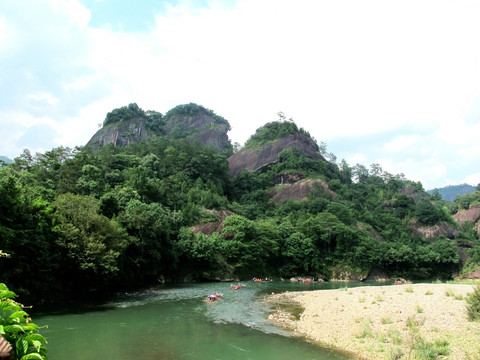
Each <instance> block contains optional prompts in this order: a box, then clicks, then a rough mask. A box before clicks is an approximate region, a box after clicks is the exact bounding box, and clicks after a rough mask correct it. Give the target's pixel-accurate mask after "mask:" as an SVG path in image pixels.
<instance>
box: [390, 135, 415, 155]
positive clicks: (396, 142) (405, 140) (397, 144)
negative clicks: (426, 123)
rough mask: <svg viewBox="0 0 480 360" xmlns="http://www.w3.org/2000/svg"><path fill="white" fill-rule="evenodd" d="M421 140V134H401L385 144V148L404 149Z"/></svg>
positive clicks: (392, 149)
mask: <svg viewBox="0 0 480 360" xmlns="http://www.w3.org/2000/svg"><path fill="white" fill-rule="evenodd" d="M420 140H421V137H420V136H419V135H408V136H405V135H400V136H397V137H396V138H395V139H393V140H392V141H390V142H389V143H387V144H385V146H384V148H385V150H387V151H402V150H405V149H407V148H409V147H411V146H412V145H415V144H417V143H418V142H419V141H420Z"/></svg>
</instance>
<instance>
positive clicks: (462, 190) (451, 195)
mask: <svg viewBox="0 0 480 360" xmlns="http://www.w3.org/2000/svg"><path fill="white" fill-rule="evenodd" d="M475 190H478V189H477V188H476V187H475V186H472V185H468V184H461V185H449V186H445V187H443V188H439V189H433V190H428V191H427V192H428V193H429V194H430V195H434V194H435V193H437V192H438V194H440V196H441V198H442V199H443V200H445V201H449V202H453V201H454V200H455V198H456V197H457V196H458V195H465V194H470V193H472V192H474V191H475Z"/></svg>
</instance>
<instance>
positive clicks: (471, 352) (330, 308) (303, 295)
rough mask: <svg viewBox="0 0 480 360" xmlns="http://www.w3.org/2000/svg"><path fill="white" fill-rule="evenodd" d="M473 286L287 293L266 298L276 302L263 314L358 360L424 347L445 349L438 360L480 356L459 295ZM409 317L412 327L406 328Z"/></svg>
mask: <svg viewBox="0 0 480 360" xmlns="http://www.w3.org/2000/svg"><path fill="white" fill-rule="evenodd" d="M473 288H474V286H473V285H457V284H407V285H389V286H367V287H359V288H349V289H346V288H344V289H336V290H318V291H309V292H289V293H285V294H277V295H272V296H269V298H268V301H269V302H271V303H273V304H275V305H279V306H280V308H279V309H278V310H277V311H275V312H274V313H272V314H271V315H270V317H269V318H270V319H271V320H272V321H274V322H276V323H278V324H280V325H281V326H283V327H286V328H289V329H291V330H293V331H294V332H295V333H296V334H298V335H303V336H306V337H308V338H310V339H312V340H314V341H317V342H319V343H321V344H324V345H327V346H332V347H335V348H340V349H344V350H346V351H349V352H351V353H353V354H356V355H357V356H358V358H360V359H368V360H373V359H382V360H383V359H397V360H400V359H408V354H409V353H411V357H410V359H415V358H416V357H414V356H415V355H416V354H419V352H420V351H421V349H423V348H426V349H428V348H429V346H430V348H431V347H434V348H435V349H437V350H440V351H442V350H441V349H448V352H449V354H448V355H447V356H444V357H439V358H442V359H450V360H454V359H455V360H465V359H472V360H473V359H480V349H479V346H480V324H479V323H475V322H470V321H468V319H467V313H466V305H467V304H466V301H465V298H466V296H467V293H472V292H473ZM292 303H298V304H299V305H301V306H302V307H303V308H304V311H303V313H302V314H301V315H300V316H299V318H298V316H297V318H295V316H292V314H289V313H288V312H287V311H285V309H286V307H285V305H288V304H292ZM409 319H410V324H414V326H410V327H409V326H408V323H409ZM435 342H436V344H435ZM422 343H423V344H426V345H423V346H422ZM425 351H427V350H425Z"/></svg>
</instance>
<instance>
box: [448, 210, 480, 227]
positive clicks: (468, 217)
mask: <svg viewBox="0 0 480 360" xmlns="http://www.w3.org/2000/svg"><path fill="white" fill-rule="evenodd" d="M453 218H454V219H455V221H456V222H457V223H458V224H459V225H461V224H463V223H464V222H465V221H471V222H472V223H473V224H475V223H476V222H478V220H479V219H480V207H478V206H471V207H470V209H468V210H460V211H458V212H457V213H456V214H455V215H453Z"/></svg>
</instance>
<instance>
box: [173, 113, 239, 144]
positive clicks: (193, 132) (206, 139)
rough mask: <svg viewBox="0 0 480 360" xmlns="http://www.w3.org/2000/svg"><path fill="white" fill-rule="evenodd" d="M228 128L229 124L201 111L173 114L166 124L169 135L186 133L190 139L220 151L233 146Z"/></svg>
mask: <svg viewBox="0 0 480 360" xmlns="http://www.w3.org/2000/svg"><path fill="white" fill-rule="evenodd" d="M228 130H229V129H228V125H226V124H222V123H215V122H214V120H213V119H212V117H211V116H210V115H208V114H205V113H201V112H200V113H197V114H194V115H178V116H173V117H172V118H170V119H169V120H168V121H167V124H166V126H165V133H166V135H167V136H168V137H171V138H180V137H185V135H186V138H187V139H188V140H189V141H192V142H194V141H198V142H200V143H201V144H203V145H206V146H211V147H213V148H215V149H217V150H219V151H225V150H228V149H230V148H231V144H230V141H229V139H228V135H227V132H228Z"/></svg>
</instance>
